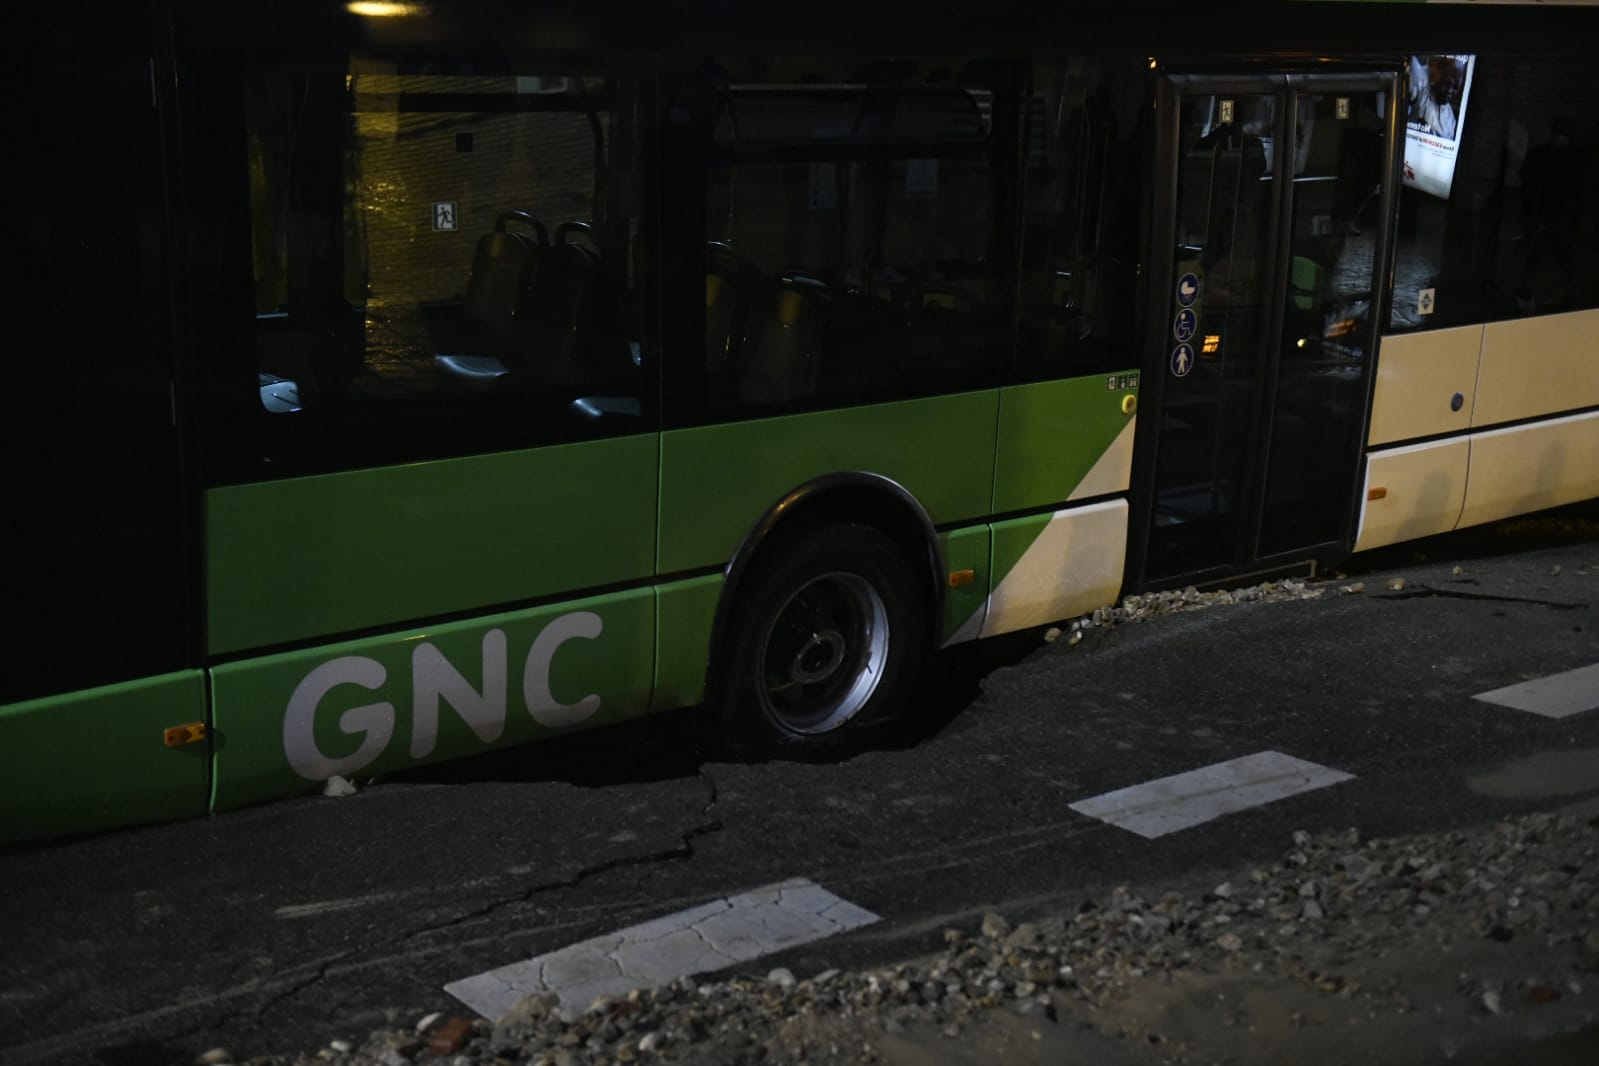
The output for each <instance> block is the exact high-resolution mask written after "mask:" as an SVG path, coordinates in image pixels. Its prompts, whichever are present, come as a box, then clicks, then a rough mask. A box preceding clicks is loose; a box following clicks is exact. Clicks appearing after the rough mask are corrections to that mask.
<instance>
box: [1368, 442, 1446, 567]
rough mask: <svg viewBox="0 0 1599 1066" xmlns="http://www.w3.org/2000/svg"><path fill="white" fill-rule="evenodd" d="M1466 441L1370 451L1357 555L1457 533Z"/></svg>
mask: <svg viewBox="0 0 1599 1066" xmlns="http://www.w3.org/2000/svg"><path fill="white" fill-rule="evenodd" d="M1468 450H1469V445H1468V443H1467V440H1466V438H1465V437H1455V438H1454V439H1452V440H1440V441H1433V442H1432V443H1430V444H1412V445H1410V446H1409V447H1405V448H1390V449H1388V450H1387V451H1381V452H1372V453H1371V455H1370V456H1368V457H1367V460H1366V499H1365V502H1364V503H1362V504H1361V508H1360V532H1359V534H1358V535H1357V536H1356V537H1355V550H1356V551H1365V550H1366V549H1367V548H1380V547H1382V546H1383V545H1384V544H1396V543H1398V542H1399V541H1402V540H1414V539H1415V538H1417V537H1430V536H1432V535H1433V534H1434V533H1447V532H1449V531H1450V530H1451V529H1454V528H1455V522H1456V521H1457V520H1458V519H1459V518H1460V506H1461V503H1462V502H1463V501H1464V500H1465V496H1466V457H1467V455H1468Z"/></svg>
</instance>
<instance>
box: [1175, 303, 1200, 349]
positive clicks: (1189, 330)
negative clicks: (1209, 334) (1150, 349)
mask: <svg viewBox="0 0 1599 1066" xmlns="http://www.w3.org/2000/svg"><path fill="white" fill-rule="evenodd" d="M1198 328H1199V316H1198V315H1196V314H1194V312H1193V309H1192V308H1189V307H1185V308H1183V309H1182V310H1181V311H1178V312H1177V317H1176V318H1174V319H1172V323H1171V335H1172V336H1173V337H1176V338H1177V339H1178V340H1179V341H1181V342H1182V343H1184V344H1187V343H1188V342H1189V341H1191V340H1193V339H1194V331H1195V330H1196V329H1198Z"/></svg>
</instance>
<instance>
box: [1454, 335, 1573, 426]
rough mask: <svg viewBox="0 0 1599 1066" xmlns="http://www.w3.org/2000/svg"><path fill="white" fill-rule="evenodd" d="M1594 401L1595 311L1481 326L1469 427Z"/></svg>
mask: <svg viewBox="0 0 1599 1066" xmlns="http://www.w3.org/2000/svg"><path fill="white" fill-rule="evenodd" d="M1596 405H1599V310H1593V311H1572V312H1570V313H1569V314H1564V315H1543V316H1541V317H1538V318H1517V319H1512V320H1510V321H1508V322H1490V323H1488V325H1487V326H1486V327H1484V332H1483V339H1482V369H1481V370H1480V371H1479V372H1478V375H1477V407H1476V411H1475V412H1474V413H1473V415H1472V419H1471V424H1472V426H1473V428H1477V427H1483V426H1493V425H1497V424H1499V423H1501V422H1514V421H1516V420H1518V419H1522V418H1537V417H1538V416H1540V415H1552V414H1559V413H1560V412H1561V411H1575V410H1577V409H1578V408H1582V407H1593V406H1596Z"/></svg>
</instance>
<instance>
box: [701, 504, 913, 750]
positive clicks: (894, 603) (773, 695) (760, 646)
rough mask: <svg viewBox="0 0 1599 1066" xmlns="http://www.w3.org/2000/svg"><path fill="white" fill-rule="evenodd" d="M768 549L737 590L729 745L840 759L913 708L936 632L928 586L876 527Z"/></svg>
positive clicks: (720, 709) (730, 648)
mask: <svg viewBox="0 0 1599 1066" xmlns="http://www.w3.org/2000/svg"><path fill="white" fill-rule="evenodd" d="M773 547H774V550H772V551H770V552H763V553H762V556H761V557H760V558H758V559H757V560H756V562H755V567H756V569H754V570H753V571H752V572H751V573H750V574H749V576H748V578H747V579H746V580H745V582H744V584H743V586H742V587H741V588H740V589H739V590H738V599H737V601H736V603H735V604H734V607H733V611H732V614H731V616H730V619H729V626H728V630H727V635H726V639H725V641H724V643H723V648H724V653H723V655H722V656H721V662H720V663H719V664H718V668H719V671H720V677H719V680H720V686H719V692H720V697H719V699H718V701H717V704H718V705H717V707H716V710H715V715H714V722H715V727H716V728H717V729H718V734H717V737H716V741H717V744H718V746H721V747H724V748H729V749H731V750H733V751H736V752H739V753H743V754H770V755H784V754H787V755H807V754H817V755H823V754H834V753H838V752H841V751H843V750H846V749H848V748H849V747H851V746H853V745H854V744H856V743H859V742H860V740H861V739H862V738H863V737H864V736H865V735H866V734H867V733H868V732H869V731H870V730H871V729H872V728H873V727H877V726H882V725H885V724H887V723H888V722H889V721H891V720H892V719H893V718H894V717H895V716H897V715H898V714H899V712H900V711H902V710H903V708H904V705H905V703H906V701H907V699H908V698H909V696H910V695H911V694H912V693H913V691H914V689H915V686H916V684H917V681H918V678H919V675H920V672H921V669H922V664H923V662H924V661H925V659H926V657H927V647H928V640H929V634H930V631H931V624H932V610H933V606H932V604H930V603H929V602H928V600H929V597H928V595H927V592H926V588H927V583H926V580H925V578H924V576H923V575H922V573H921V572H920V571H919V570H918V569H917V567H916V566H915V564H913V563H912V561H911V560H910V559H909V558H908V557H907V556H906V554H905V552H904V550H903V549H902V548H901V547H900V545H898V544H896V543H895V542H894V540H892V539H891V538H890V537H888V536H887V535H886V534H884V533H882V532H881V531H879V530H877V529H875V528H873V527H871V526H865V525H858V524H843V523H841V524H834V525H823V526H819V527H812V528H808V529H805V530H804V531H802V532H800V531H797V535H794V536H789V537H785V538H784V540H783V543H782V544H781V545H774V546H773Z"/></svg>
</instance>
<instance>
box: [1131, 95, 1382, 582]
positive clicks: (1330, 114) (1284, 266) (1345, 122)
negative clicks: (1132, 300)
mask: <svg viewBox="0 0 1599 1066" xmlns="http://www.w3.org/2000/svg"><path fill="white" fill-rule="evenodd" d="M1396 86H1397V74H1395V73H1362V74H1334V75H1284V74H1276V75H1270V76H1261V75H1252V76H1248V77H1209V76H1205V77H1199V76H1190V77H1185V76H1167V77H1165V78H1163V79H1162V81H1161V83H1160V85H1159V88H1158V92H1159V94H1160V96H1159V100H1158V106H1157V112H1156V113H1157V115H1158V116H1159V134H1158V137H1159V140H1158V144H1157V147H1158V152H1159V154H1158V156H1157V166H1158V167H1159V170H1158V172H1157V180H1156V188H1157V200H1156V204H1157V205H1158V209H1157V212H1156V214H1155V217H1154V219H1153V239H1154V249H1155V251H1154V255H1153V272H1152V276H1151V286H1150V290H1149V291H1150V302H1149V305H1148V312H1147V322H1148V329H1147V336H1148V345H1149V347H1148V350H1147V354H1146V358H1147V360H1148V362H1147V365H1148V367H1149V373H1148V374H1146V376H1145V390H1144V397H1143V398H1144V402H1145V411H1146V412H1147V413H1148V414H1149V415H1152V416H1153V417H1147V418H1146V419H1143V420H1141V421H1143V422H1145V425H1144V426H1141V427H1140V430H1141V431H1143V433H1144V435H1145V436H1144V439H1143V440H1142V441H1141V442H1140V448H1141V449H1142V454H1144V455H1146V456H1147V455H1150V454H1153V464H1152V466H1146V467H1145V468H1144V477H1143V483H1144V491H1143V493H1142V494H1141V496H1140V502H1141V504H1142V506H1143V507H1144V508H1145V515H1146V516H1147V518H1146V520H1145V521H1144V522H1142V523H1140V527H1139V528H1140V530H1141V534H1142V535H1143V537H1144V538H1145V542H1144V544H1143V545H1142V551H1139V550H1138V549H1139V547H1140V546H1139V545H1138V544H1136V543H1135V544H1134V552H1133V556H1132V558H1133V560H1134V565H1135V566H1136V565H1137V564H1138V562H1139V560H1140V559H1141V562H1142V575H1141V577H1142V583H1147V584H1151V585H1155V584H1174V583H1178V582H1183V581H1193V580H1204V579H1207V578H1223V577H1226V576H1228V575H1232V574H1240V573H1246V572H1249V571H1251V570H1264V569H1269V568H1271V567H1273V566H1276V565H1282V564H1287V563H1290V562H1297V561H1303V560H1307V559H1315V558H1323V557H1329V556H1332V555H1335V554H1337V553H1338V552H1339V551H1340V550H1342V549H1343V548H1344V547H1347V544H1348V538H1349V536H1350V530H1351V516H1352V514H1353V509H1354V506H1355V501H1354V494H1355V490H1356V484H1357V477H1356V475H1357V473H1358V466H1359V461H1360V431H1361V427H1362V425H1363V423H1364V420H1365V412H1366V405H1367V396H1368V395H1369V392H1368V380H1369V376H1370V373H1371V368H1372V365H1373V361H1374V355H1375V351H1374V349H1375V338H1376V334H1375V330H1376V326H1377V323H1378V318H1379V315H1378V314H1377V309H1378V308H1379V307H1381V306H1382V301H1383V287H1384V284H1385V280H1386V278H1387V271H1386V270H1384V269H1383V268H1382V264H1384V263H1386V262H1387V260H1388V244H1389V229H1390V227H1389V224H1388V220H1389V219H1390V217H1391V206H1392V197H1393V190H1392V187H1391V186H1392V184H1393V183H1392V181H1391V180H1389V177H1388V176H1389V175H1390V174H1392V173H1393V166H1392V152H1393V150H1394V143H1395V136H1394V106H1395V90H1396ZM1151 403H1152V404H1153V405H1154V406H1153V408H1151V407H1150V406H1149V405H1150V404H1151ZM1134 576H1135V578H1136V577H1138V576H1139V575H1134Z"/></svg>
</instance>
